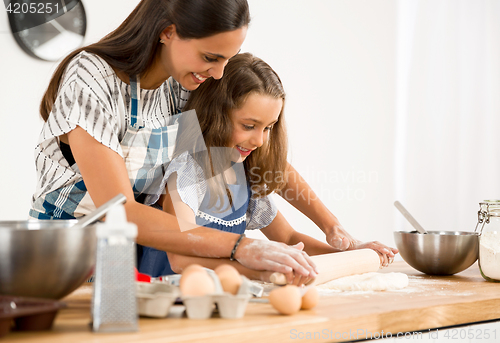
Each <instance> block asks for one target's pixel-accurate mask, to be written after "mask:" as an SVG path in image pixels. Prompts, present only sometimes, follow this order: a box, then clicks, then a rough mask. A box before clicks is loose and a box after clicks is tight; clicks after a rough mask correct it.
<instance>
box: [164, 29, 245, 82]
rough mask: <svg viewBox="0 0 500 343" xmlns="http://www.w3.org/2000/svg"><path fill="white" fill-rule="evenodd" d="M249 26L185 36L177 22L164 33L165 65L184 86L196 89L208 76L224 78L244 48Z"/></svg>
mask: <svg viewBox="0 0 500 343" xmlns="http://www.w3.org/2000/svg"><path fill="white" fill-rule="evenodd" d="M246 33H247V27H246V26H244V27H242V28H240V29H237V30H234V31H228V32H223V33H218V34H216V35H213V36H210V37H206V38H200V39H181V38H180V37H179V36H178V35H177V33H176V31H175V25H171V26H169V27H168V28H167V29H166V30H165V31H163V33H162V34H161V35H160V38H161V39H162V40H163V41H164V43H163V45H164V47H163V49H162V51H161V55H160V56H161V57H160V58H161V65H162V67H163V69H164V72H165V73H166V74H167V75H170V76H172V77H173V78H174V79H175V80H176V81H178V82H179V83H180V84H181V85H182V86H183V87H184V88H186V89H188V90H195V89H196V88H198V86H199V85H200V84H202V83H203V82H204V81H205V80H206V79H207V78H209V77H213V78H214V79H220V78H221V77H222V74H223V73H224V67H225V66H226V64H227V61H228V60H229V59H230V58H231V57H233V56H234V55H236V54H237V53H238V52H239V51H240V47H241V44H243V41H244V40H245V37H246Z"/></svg>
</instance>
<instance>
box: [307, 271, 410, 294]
mask: <svg viewBox="0 0 500 343" xmlns="http://www.w3.org/2000/svg"><path fill="white" fill-rule="evenodd" d="M406 286H408V276H407V275H406V274H403V273H377V272H371V273H364V274H359V275H351V276H345V277H343V278H340V279H336V280H332V281H329V282H327V283H324V284H322V285H318V286H317V287H318V288H319V289H334V290H338V291H388V290H396V289H401V288H405V287H406Z"/></svg>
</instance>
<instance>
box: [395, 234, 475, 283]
mask: <svg viewBox="0 0 500 343" xmlns="http://www.w3.org/2000/svg"><path fill="white" fill-rule="evenodd" d="M394 240H395V241H396V246H397V248H398V249H399V253H400V254H401V257H403V259H404V260H405V261H406V262H407V263H408V264H409V265H410V266H412V267H413V268H415V269H417V270H419V271H421V272H422V273H425V274H430V275H452V274H456V273H459V272H461V271H463V270H465V269H467V268H469V267H470V266H471V265H472V264H474V262H476V260H477V259H478V256H479V239H478V235H477V234H476V233H474V232H461V231H428V233H427V234H421V233H418V232H417V231H411V232H409V231H396V232H394Z"/></svg>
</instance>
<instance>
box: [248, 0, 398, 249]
mask: <svg viewBox="0 0 500 343" xmlns="http://www.w3.org/2000/svg"><path fill="white" fill-rule="evenodd" d="M396 10H397V8H396V2H395V1H386V0H384V1H324V0H310V1H307V2H305V1H301V0H272V1H259V0H255V1H250V11H251V14H252V23H251V26H250V29H249V32H248V35H247V39H246V41H245V43H244V45H243V50H245V51H249V52H252V53H254V54H255V55H257V56H259V57H261V58H263V59H264V60H265V61H267V62H268V63H269V64H270V65H271V66H272V67H273V68H274V69H275V70H276V71H277V72H278V74H279V75H280V76H281V78H282V81H283V83H284V86H285V90H286V91H287V96H288V98H287V104H286V118H287V123H288V128H289V140H290V150H291V154H290V161H291V163H292V165H294V166H295V168H296V169H297V170H298V171H299V172H300V173H301V174H302V175H303V176H304V178H305V179H306V180H307V181H308V182H309V184H310V185H311V186H312V188H313V189H314V190H315V191H316V192H317V194H318V196H319V197H320V198H321V199H322V200H323V202H324V203H325V204H326V205H327V206H328V207H329V208H330V209H331V210H332V212H333V213H334V214H335V215H336V216H337V217H338V218H339V219H340V221H341V223H342V224H343V225H344V227H345V228H346V229H347V230H348V231H349V232H351V233H352V234H353V235H354V236H355V237H358V238H359V239H362V240H379V241H383V242H387V243H388V244H391V245H392V244H393V238H392V230H393V207H392V202H393V201H394V200H393V182H392V179H393V162H392V161H393V139H394V119H393V118H394V87H395V67H394V66H395V57H396V54H395V38H396ZM277 200H278V201H279V200H281V201H279V205H280V209H281V210H282V212H283V213H284V214H285V216H286V217H287V219H288V220H289V222H290V223H291V224H292V225H293V226H294V227H295V228H296V229H297V230H301V231H304V232H306V233H309V234H311V235H314V236H315V237H317V238H321V237H322V233H321V232H320V230H319V229H316V228H315V227H314V224H312V223H311V222H309V221H308V220H307V218H305V217H304V216H302V215H301V214H299V213H297V211H296V210H295V209H293V208H292V207H291V206H289V205H288V204H287V203H286V202H284V201H282V199H277Z"/></svg>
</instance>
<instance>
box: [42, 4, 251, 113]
mask: <svg viewBox="0 0 500 343" xmlns="http://www.w3.org/2000/svg"><path fill="white" fill-rule="evenodd" d="M249 22H250V13H249V9H248V3H247V0H142V1H141V2H140V3H139V5H137V7H136V8H135V9H134V10H133V11H132V13H131V14H130V15H129V16H128V17H127V19H125V21H124V22H123V23H122V24H121V25H120V26H119V27H118V28H117V29H116V30H114V31H113V32H111V33H110V34H108V35H107V36H105V37H104V38H102V39H101V40H100V41H99V42H97V43H94V44H91V45H88V46H86V47H83V48H79V49H77V50H75V51H73V52H72V53H70V54H69V55H68V56H66V58H64V60H63V61H62V62H61V63H60V64H59V66H58V67H57V69H56V71H55V72H54V75H53V76H52V79H51V80H50V83H49V86H48V88H47V90H46V92H45V94H44V96H43V98H42V102H41V104H40V115H41V116H42V118H43V120H45V121H47V119H48V117H49V114H50V112H51V110H52V105H53V104H54V101H55V99H56V96H57V92H58V90H59V84H60V82H61V79H62V77H63V75H64V71H65V70H66V67H67V65H68V64H69V62H70V61H71V60H72V59H73V58H74V57H75V56H76V55H77V54H79V53H80V52H82V51H87V52H90V53H94V54H96V55H98V56H99V57H101V58H102V59H104V60H105V61H106V62H107V63H108V64H109V65H110V66H111V67H112V68H113V69H115V70H118V71H121V72H123V73H126V74H127V75H143V74H144V73H145V72H146V71H147V70H148V68H149V67H150V66H151V64H152V63H153V61H154V59H155V58H156V56H157V54H158V52H159V51H160V46H161V45H160V43H159V39H160V38H159V37H160V34H161V33H162V32H163V30H165V29H166V28H167V27H168V26H170V25H172V24H174V25H175V27H176V32H177V34H178V35H179V37H180V38H182V39H192V38H195V39H196V38H205V37H209V36H213V35H215V34H218V33H222V32H227V31H233V30H236V29H239V28H241V27H244V26H247V25H248V24H249Z"/></svg>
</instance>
